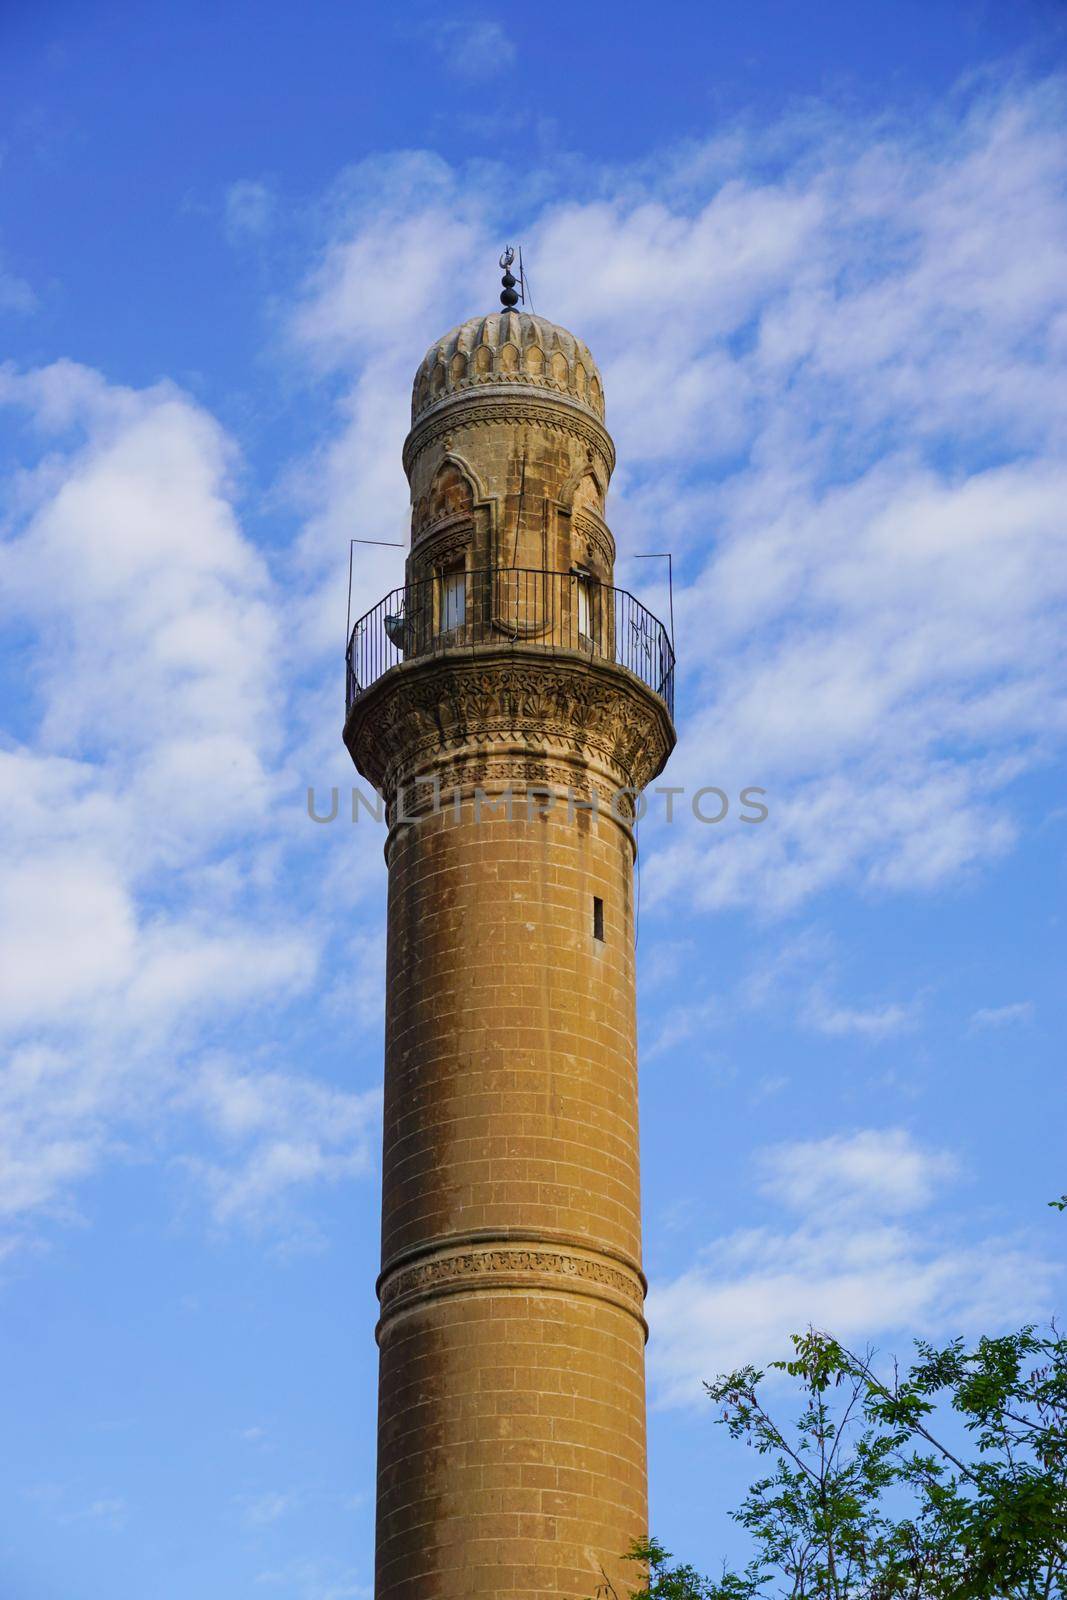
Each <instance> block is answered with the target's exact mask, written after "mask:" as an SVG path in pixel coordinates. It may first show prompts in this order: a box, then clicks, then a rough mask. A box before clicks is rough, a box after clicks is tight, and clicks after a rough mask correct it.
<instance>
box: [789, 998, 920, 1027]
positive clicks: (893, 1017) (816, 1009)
mask: <svg viewBox="0 0 1067 1600" xmlns="http://www.w3.org/2000/svg"><path fill="white" fill-rule="evenodd" d="M803 1020H804V1022H805V1023H806V1024H807V1025H808V1026H809V1027H811V1028H814V1029H815V1030H816V1031H817V1032H818V1033H825V1034H829V1035H830V1036H831V1037H833V1038H841V1037H848V1036H850V1035H851V1036H854V1037H858V1038H861V1039H889V1038H892V1037H893V1036H894V1035H895V1034H898V1033H904V1032H906V1031H907V1030H908V1029H909V1028H913V1027H914V1026H915V1024H916V1008H915V1006H914V1005H901V1004H899V1003H896V1004H888V1005H880V1006H870V1007H867V1008H860V1007H855V1006H843V1005H840V1004H838V1003H837V1002H836V1001H833V1000H831V999H829V998H828V997H827V996H826V995H825V994H824V993H823V992H822V991H821V990H820V989H816V990H815V991H814V992H813V993H812V995H811V998H810V1000H809V1002H808V1005H807V1008H806V1010H805V1012H804V1015H803Z"/></svg>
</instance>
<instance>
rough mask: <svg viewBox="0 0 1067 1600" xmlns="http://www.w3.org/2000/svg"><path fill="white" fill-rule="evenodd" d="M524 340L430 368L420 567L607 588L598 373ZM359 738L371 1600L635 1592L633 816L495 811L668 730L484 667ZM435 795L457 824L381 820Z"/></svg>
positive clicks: (578, 694)
mask: <svg viewBox="0 0 1067 1600" xmlns="http://www.w3.org/2000/svg"><path fill="white" fill-rule="evenodd" d="M529 322H530V323H533V322H536V327H533V329H532V332H531V329H530V326H529V325H527V323H526V322H524V320H523V319H522V318H520V317H519V315H518V314H517V313H510V314H508V315H507V316H501V317H496V318H486V319H476V323H475V324H465V325H464V329H461V330H457V331H456V334H455V335H449V336H446V338H445V340H443V341H440V342H439V344H438V346H435V347H434V349H433V350H432V351H431V352H430V355H429V356H428V357H427V361H426V362H425V363H424V364H423V367H422V368H420V372H419V374H418V376H417V379H416V395H415V404H414V408H413V410H414V414H415V422H414V426H413V429H412V434H411V436H410V437H409V441H408V445H407V449H406V452H405V463H406V465H407V468H408V471H409V476H410V479H411V483H412V499H413V553H412V557H411V565H410V567H409V571H410V572H411V574H412V575H414V574H415V573H418V574H419V575H423V574H424V573H425V572H427V571H428V570H429V571H433V570H434V568H433V565H432V561H431V563H430V565H429V567H427V566H426V564H425V562H424V558H423V555H422V554H421V553H420V552H423V551H437V552H438V553H440V552H441V551H444V550H446V547H447V548H448V550H449V552H450V553H448V555H447V557H446V559H448V560H449V561H454V560H455V559H456V552H457V551H458V552H460V554H461V557H462V559H463V560H464V561H465V562H466V563H467V565H468V567H470V566H471V565H472V564H473V565H477V563H478V562H479V561H485V563H486V564H488V565H496V564H498V562H499V558H500V552H501V550H502V549H506V550H509V551H510V550H511V549H512V547H517V548H518V550H519V552H520V554H521V556H522V557H523V559H525V558H526V557H527V556H529V557H530V560H529V563H528V564H529V565H531V566H537V567H547V568H549V569H551V570H555V571H567V570H568V567H569V566H570V564H571V562H572V561H574V560H576V559H578V560H580V561H581V562H582V563H583V564H584V563H586V562H589V561H595V562H596V571H597V575H598V576H600V577H601V578H602V580H603V581H605V582H610V580H611V563H612V559H613V554H614V546H613V544H612V542H611V535H610V533H608V531H607V527H606V525H605V524H604V522H603V502H604V495H605V494H606V490H607V482H608V477H609V475H610V470H611V465H612V462H613V451H612V447H611V441H610V439H609V438H608V436H607V435H606V433H605V432H604V429H603V424H602V422H601V420H600V416H599V414H598V412H597V404H598V403H599V404H600V406H601V407H602V398H601V394H600V388H599V376H598V374H596V369H595V367H594V366H593V365H592V360H591V358H590V357H589V354H588V351H586V350H585V347H584V346H580V345H579V343H578V341H576V340H574V339H573V338H572V337H571V336H570V335H568V334H565V333H564V331H563V330H552V329H551V324H545V323H544V321H543V319H529ZM487 325H490V326H489V333H490V335H491V336H490V337H488V338H486V337H485V330H486V326H487ZM472 328H473V329H474V330H475V332H477V334H478V337H477V338H475V337H474V336H473V334H472V333H471V332H470V331H469V330H471V329H472ZM465 330H466V331H465ZM546 330H548V331H546ZM556 334H558V335H559V337H558V338H556V337H555V335H556ZM461 336H462V337H461ZM534 340H536V341H537V348H538V349H541V348H542V346H544V347H545V348H547V349H548V350H549V352H550V353H551V354H552V355H559V356H561V358H566V359H567V360H569V361H570V362H571V363H572V365H571V366H570V367H569V368H568V369H567V372H566V373H565V372H564V370H563V364H562V361H561V362H557V363H556V365H555V369H554V370H555V373H556V374H557V376H556V378H555V379H553V380H552V381H553V382H555V383H556V384H557V385H558V387H557V388H555V389H553V388H552V387H550V385H549V384H548V383H545V384H543V385H542V388H541V390H540V392H537V393H534V391H535V390H536V389H537V384H536V383H527V382H525V381H524V380H523V378H522V363H521V361H520V362H519V364H518V365H509V367H508V368H507V369H502V370H500V371H499V372H498V371H497V369H496V368H495V367H494V363H498V362H500V361H501V360H503V359H505V355H504V352H505V347H509V348H513V349H514V350H516V351H519V352H522V351H523V350H529V349H530V348H531V347H532V346H533V343H534ZM479 352H482V353H481V354H479ZM457 354H460V355H463V356H464V358H465V361H466V362H467V363H468V367H461V365H460V363H459V362H457V361H456V360H455V358H456V356H457ZM506 359H507V361H508V362H509V363H513V362H514V361H515V357H514V356H512V355H507V356H506ZM533 359H534V363H535V365H536V360H537V358H536V357H534V358H533ZM578 361H580V364H581V365H582V368H583V371H582V375H581V378H580V379H579V378H577V377H575V376H574V365H573V364H574V363H575V362H578ZM442 362H443V363H444V364H445V365H446V366H447V375H446V376H440V375H439V376H438V377H436V378H435V377H434V374H435V372H436V371H437V368H438V366H439V365H441V364H442ZM470 363H476V365H475V366H474V367H473V369H472V370H473V371H475V372H476V373H477V379H476V381H474V380H472V381H469V382H468V381H467V380H466V378H465V376H464V374H465V372H466V371H467V370H468V368H469V364H470ZM543 370H545V369H542V371H543ZM547 370H548V371H550V372H551V371H552V370H553V369H552V367H551V364H550V365H549V367H548V369H547ZM498 376H499V378H500V381H495V380H496V378H497V377H498ZM579 381H580V383H581V384H582V385H583V392H582V393H579V392H578V390H577V385H578V383H579ZM508 384H510V385H511V387H510V389H509V388H508V387H507V385H508ZM434 385H436V388H435V387H434ZM502 391H503V392H502ZM480 540H481V541H482V542H481V543H479V541H480ZM539 541H540V542H539ZM433 559H437V557H436V556H435V557H434V558H433ZM518 564H521V562H520V563H518ZM345 739H346V743H347V744H348V746H349V749H350V750H351V752H352V755H353V758H354V759H355V761H356V763H357V765H358V766H359V768H360V770H361V772H363V773H364V775H365V776H367V777H369V778H370V779H371V781H372V782H374V783H375V784H376V785H377V786H378V787H379V789H380V790H381V791H382V792H383V793H384V794H385V796H386V799H387V801H388V802H389V804H390V808H391V810H390V820H391V827H390V832H389V838H388V843H387V847H386V854H387V860H388V865H389V917H388V957H387V975H386V1065H385V1115H384V1124H385V1132H384V1151H383V1210H382V1272H381V1276H380V1278H379V1285H378V1288H379V1297H380V1302H381V1318H380V1322H379V1325H378V1340H379V1345H380V1352H381V1354H380V1390H379V1463H378V1526H377V1574H376V1593H377V1596H378V1600H416V1596H417V1597H418V1600H436V1597H450V1596H460V1595H462V1596H489V1595H492V1596H494V1597H498V1600H504V1597H511V1596H514V1597H515V1600H518V1597H519V1596H522V1597H525V1600H531V1597H543V1600H548V1597H550V1596H552V1597H558V1596H569V1597H571V1600H582V1597H583V1596H590V1597H591V1596H592V1595H593V1594H594V1593H595V1592H596V1591H597V1590H598V1589H599V1588H601V1587H602V1586H603V1584H604V1582H605V1580H606V1579H610V1580H611V1581H612V1582H613V1583H614V1584H615V1586H616V1588H617V1590H618V1592H619V1593H620V1594H625V1592H626V1583H627V1581H628V1579H629V1578H631V1577H632V1573H630V1572H629V1571H628V1569H627V1568H625V1567H624V1566H622V1565H621V1564H620V1559H619V1558H620V1557H621V1556H622V1554H623V1553H624V1552H625V1551H626V1549H627V1548H628V1546H629V1545H630V1543H631V1541H632V1540H633V1539H635V1538H637V1537H640V1536H642V1535H643V1534H644V1533H645V1532H646V1531H647V1520H646V1518H647V1507H646V1465H645V1400H644V1341H645V1334H646V1329H645V1323H644V1319H643V1313H642V1307H643V1298H644V1288H645V1283H644V1278H643V1276H642V1272H641V1239H640V1191H639V1176H638V1130H637V1061H636V1044H635V1014H634V906H633V858H634V843H633V838H632V835H631V831H630V828H629V826H628V823H627V821H626V813H625V808H622V809H621V810H620V811H619V812H618V813H617V814H616V815H612V813H611V811H610V810H609V809H608V807H607V805H606V803H601V804H600V806H599V809H598V810H596V811H593V810H590V809H584V808H582V807H581V806H577V807H571V808H570V809H569V810H568V807H567V806H566V805H564V804H557V805H556V806H554V807H552V808H543V807H536V806H535V807H533V808H531V809H530V810H529V811H528V810H527V807H526V806H525V805H524V804H516V805H515V806H514V807H513V810H512V815H511V816H510V817H509V816H508V815H507V808H506V805H505V801H504V796H505V795H506V792H507V791H508V790H509V789H514V790H515V791H516V792H517V793H519V794H520V795H521V794H522V793H523V792H524V791H525V789H526V788H527V787H528V786H529V785H531V784H545V785H547V786H550V787H554V788H556V789H559V788H560V787H561V785H563V786H566V787H570V788H572V790H573V792H574V793H575V794H577V795H579V796H580V797H583V798H585V799H586V800H587V801H591V800H592V798H593V796H594V795H597V796H600V797H602V798H603V799H604V800H606V799H607V797H609V796H610V795H611V794H612V793H613V792H614V791H616V790H619V789H621V788H624V787H629V788H631V789H639V788H641V787H642V786H643V785H644V784H645V783H647V782H648V781H649V780H650V779H651V778H652V777H653V776H654V775H655V773H656V772H658V771H659V770H660V769H661V767H662V765H663V763H664V762H665V760H666V758H667V756H668V754H669V753H670V749H671V745H672V744H673V739H674V732H673V728H672V726H671V723H670V718H669V716H668V714H667V710H666V707H665V705H664V703H663V701H662V700H660V699H659V697H658V696H657V695H656V694H654V693H653V692H652V690H650V689H649V688H647V687H646V686H645V685H644V684H643V683H641V682H640V681H639V680H638V679H637V678H635V677H634V676H633V674H631V673H629V672H627V671H625V670H624V669H623V668H620V667H617V666H615V665H613V664H612V661H611V660H610V659H600V658H597V657H596V656H594V655H589V654H586V655H583V654H582V653H580V652H576V651H569V650H558V651H557V650H553V649H547V650H546V649H545V648H544V645H543V643H542V645H541V646H540V647H538V648H534V647H528V648H524V647H523V645H522V644H521V643H519V644H515V643H514V642H513V643H512V644H510V645H509V646H506V647H505V646H504V645H503V644H499V643H496V644H494V643H490V644H488V645H479V646H468V647H467V648H464V649H457V650H455V651H450V650H446V651H444V652H439V653H436V654H434V655H433V656H430V657H425V658H420V657H418V656H416V657H414V658H411V659H408V660H405V661H404V662H403V663H401V664H400V665H399V666H397V667H394V668H392V669H391V670H390V671H388V672H386V673H385V675H384V676H383V677H382V678H380V679H379V680H378V681H377V682H376V683H375V684H373V685H372V686H371V687H370V688H369V689H368V690H367V691H366V692H365V693H362V694H360V695H359V696H358V697H357V698H356V701H355V703H354V704H353V706H352V709H351V712H350V715H349V718H348V721H347V724H346V728H345ZM435 774H437V775H439V776H440V777H441V779H442V783H443V784H444V785H445V786H447V787H448V788H449V789H451V787H452V786H453V785H456V786H457V787H458V790H459V798H458V800H457V801H456V803H455V804H450V805H448V806H447V807H446V808H445V809H444V810H435V809H434V808H433V807H431V806H430V805H428V804H426V803H423V804H421V805H416V806H414V807H412V806H411V805H410V804H406V803H405V804H399V803H398V790H399V789H400V788H401V786H402V785H405V784H410V783H411V782H412V780H413V779H414V778H415V777H416V776H422V777H432V776H434V775H435ZM424 800H425V796H424Z"/></svg>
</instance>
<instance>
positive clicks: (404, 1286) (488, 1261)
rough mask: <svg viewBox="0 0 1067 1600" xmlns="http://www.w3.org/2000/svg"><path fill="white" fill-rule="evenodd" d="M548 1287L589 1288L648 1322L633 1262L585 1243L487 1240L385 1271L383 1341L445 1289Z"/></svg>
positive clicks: (381, 1296) (380, 1291) (380, 1327)
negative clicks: (394, 1325) (395, 1321)
mask: <svg viewBox="0 0 1067 1600" xmlns="http://www.w3.org/2000/svg"><path fill="white" fill-rule="evenodd" d="M503 1289H518V1290H520V1291H525V1292H527V1293H528V1292H529V1291H530V1290H531V1289H534V1290H536V1289H547V1290H551V1291H556V1292H563V1293H572V1294H588V1295H592V1296H593V1297H594V1298H596V1299H601V1300H607V1301H608V1302H609V1303H610V1304H612V1305H615V1306H618V1307H619V1308H620V1309H621V1310H625V1311H628V1312H630V1314H631V1315H633V1316H635V1317H636V1318H637V1320H638V1321H639V1322H640V1323H641V1324H642V1326H644V1316H643V1306H644V1298H645V1286H644V1280H643V1278H642V1276H641V1275H640V1273H639V1272H638V1271H637V1270H635V1269H634V1268H632V1267H630V1266H627V1265H626V1264H625V1263H622V1262H620V1261H618V1260H615V1259H612V1258H610V1257H607V1256H604V1255H601V1254H599V1253H595V1252H593V1251H590V1250H586V1249H584V1248H581V1247H572V1246H560V1245H551V1244H542V1243H539V1242H532V1241H528V1242H519V1241H515V1242H511V1241H508V1242H500V1243H492V1244H490V1243H486V1244H483V1245H477V1246H474V1247H472V1248H466V1249H454V1248H453V1249H449V1248H447V1247H444V1248H441V1249H438V1250H435V1251H434V1252H433V1253H432V1254H428V1255H425V1256H423V1257H421V1258H420V1259H418V1260H415V1261H410V1262H406V1263H401V1264H400V1265H398V1266H396V1267H393V1268H392V1269H387V1270H386V1271H385V1272H383V1274H382V1276H381V1279H380V1280H379V1286H378V1297H379V1300H380V1301H381V1308H382V1316H381V1321H380V1323H379V1325H378V1337H379V1341H380V1339H381V1337H382V1334H383V1332H384V1330H385V1328H386V1326H387V1324H388V1322H389V1320H390V1319H391V1318H392V1317H393V1316H397V1315H399V1314H400V1313H402V1312H404V1311H408V1310H410V1309H412V1308H413V1307H415V1306H417V1305H420V1304H423V1303H424V1302H426V1301H427V1300H432V1299H436V1298H437V1297H439V1296H440V1295H442V1294H458V1293H467V1294H469V1293H472V1292H477V1291H479V1290H481V1291H483V1292H484V1291H492V1292H498V1291H500V1290H503Z"/></svg>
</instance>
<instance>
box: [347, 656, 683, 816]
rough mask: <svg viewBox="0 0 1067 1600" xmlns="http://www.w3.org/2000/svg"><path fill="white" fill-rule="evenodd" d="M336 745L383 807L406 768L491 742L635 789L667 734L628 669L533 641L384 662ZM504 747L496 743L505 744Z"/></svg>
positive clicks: (655, 766)
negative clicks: (593, 769)
mask: <svg viewBox="0 0 1067 1600" xmlns="http://www.w3.org/2000/svg"><path fill="white" fill-rule="evenodd" d="M344 737H345V744H346V745H347V746H348V749H349V751H350V753H351V755H352V759H353V760H354V761H355V763H356V766H357V767H358V768H359V770H360V772H361V773H362V774H363V776H364V777H365V778H367V779H369V781H370V782H371V783H372V784H373V785H374V787H375V788H376V789H378V790H380V791H381V793H382V794H383V795H384V797H385V801H386V804H387V805H392V803H393V801H394V799H395V795H396V789H397V785H398V784H399V783H403V782H405V781H406V779H407V778H408V777H409V775H411V774H414V773H416V772H426V771H429V770H432V769H435V768H439V767H441V766H442V765H448V764H449V763H450V762H452V761H454V760H455V758H456V757H457V756H459V755H461V754H462V753H464V752H470V753H474V754H477V755H479V756H480V757H482V758H483V759H486V758H488V757H490V756H491V755H492V754H493V752H494V749H495V750H496V751H497V752H498V753H501V754H504V753H505V751H506V754H507V757H508V759H509V760H513V759H515V757H516V752H521V753H523V754H527V753H528V754H529V755H530V756H531V757H533V758H537V757H540V758H544V757H552V758H554V759H555V761H557V762H558V761H559V760H560V759H562V760H563V761H567V760H570V761H577V762H581V763H582V764H583V765H594V766H597V767H599V768H600V769H601V772H602V774H603V775H604V776H606V777H607V779H608V781H609V783H610V784H611V786H612V787H613V788H615V789H623V788H629V789H638V790H640V789H643V788H644V787H645V785H646V784H648V783H650V782H651V780H652V779H653V778H654V777H655V776H656V775H657V773H659V772H661V771H662V770H663V767H664V765H665V764H666V761H667V757H668V756H669V755H670V753H671V750H672V749H673V747H674V741H675V733H674V726H673V724H672V722H671V719H670V715H669V713H668V711H667V707H666V705H665V704H664V702H663V701H662V700H661V699H660V697H659V695H657V694H655V693H653V691H652V690H651V689H649V688H648V687H646V685H645V684H643V683H642V682H641V680H640V679H639V678H637V677H636V676H635V675H634V674H633V673H631V672H629V671H627V670H626V668H624V667H619V666H616V665H614V664H612V663H610V662H608V661H605V660H604V659H603V658H601V657H598V656H587V655H584V654H580V653H579V652H578V651H575V650H564V649H559V648H556V647H547V648H546V647H542V648H540V649H538V647H537V646H533V645H488V646H467V647H463V648H459V649H456V650H445V651H442V652H441V653H440V654H439V655H434V656H423V657H418V658H415V659H413V660H411V661H404V662H401V663H400V664H399V665H398V666H396V667H392V668H390V670H389V671H388V672H386V673H385V674H384V675H383V676H382V677H381V678H379V679H378V681H377V682H376V683H374V684H372V685H371V686H370V688H369V689H367V690H366V691H365V692H364V693H363V694H361V695H360V696H359V697H358V698H357V699H356V701H355V702H354V704H353V706H352V709H351V711H350V712H349V716H348V721H347V723H346V724H345V734H344ZM502 747H504V748H502Z"/></svg>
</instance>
